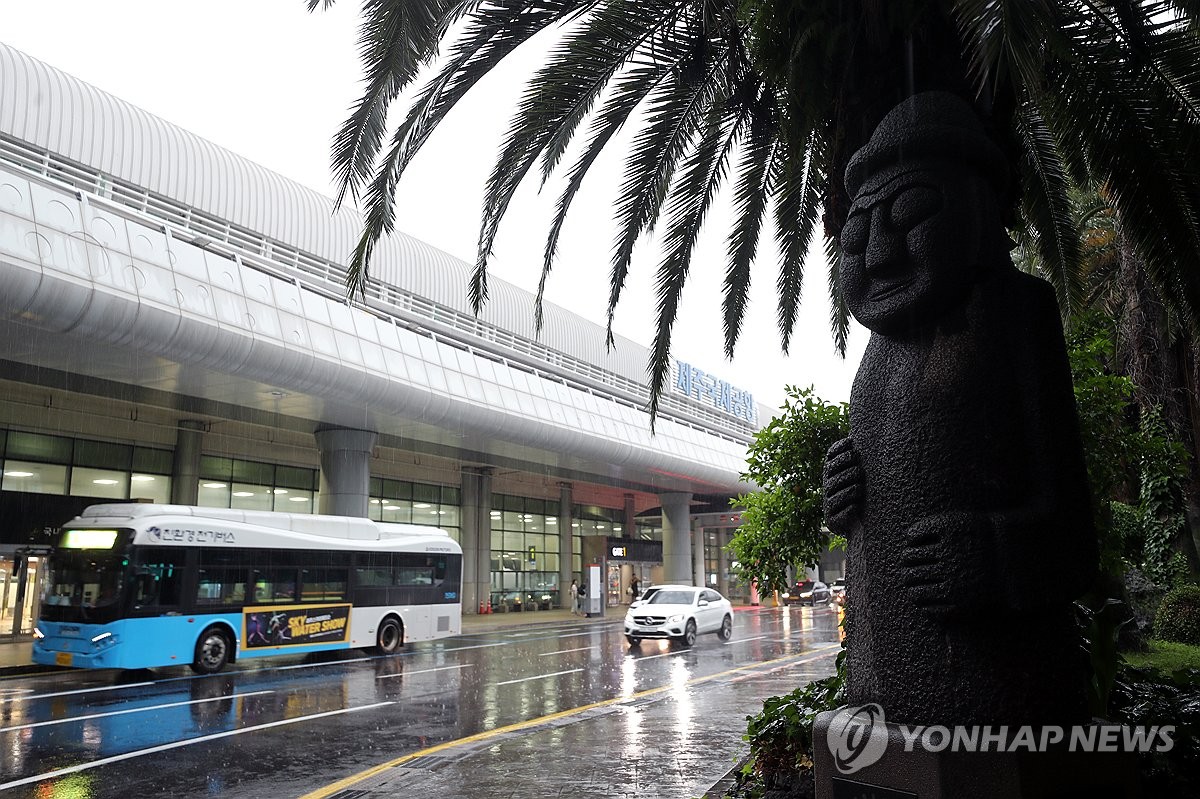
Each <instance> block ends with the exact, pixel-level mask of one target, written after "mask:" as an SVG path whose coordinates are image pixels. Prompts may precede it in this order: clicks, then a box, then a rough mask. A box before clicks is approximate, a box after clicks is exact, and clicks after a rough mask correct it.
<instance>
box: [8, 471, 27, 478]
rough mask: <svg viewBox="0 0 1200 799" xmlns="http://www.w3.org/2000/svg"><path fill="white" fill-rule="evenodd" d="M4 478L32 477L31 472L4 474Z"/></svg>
mask: <svg viewBox="0 0 1200 799" xmlns="http://www.w3.org/2000/svg"><path fill="white" fill-rule="evenodd" d="M4 476H5V477H33V472H5V473H4Z"/></svg>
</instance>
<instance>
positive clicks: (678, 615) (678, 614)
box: [667, 613, 683, 624]
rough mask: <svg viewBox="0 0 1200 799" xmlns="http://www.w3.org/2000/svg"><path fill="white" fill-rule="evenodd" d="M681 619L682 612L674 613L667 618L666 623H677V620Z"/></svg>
mask: <svg viewBox="0 0 1200 799" xmlns="http://www.w3.org/2000/svg"><path fill="white" fill-rule="evenodd" d="M681 621H683V614H682V613H676V614H675V615H674V616H672V617H671V618H669V619H667V623H668V624H678V623H679V622H681Z"/></svg>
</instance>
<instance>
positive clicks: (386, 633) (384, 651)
mask: <svg viewBox="0 0 1200 799" xmlns="http://www.w3.org/2000/svg"><path fill="white" fill-rule="evenodd" d="M375 640H376V644H375V651H376V652H378V653H379V654H381V655H394V654H396V652H397V650H399V649H400V647H401V645H402V644H403V643H404V631H403V630H402V629H401V627H400V620H399V619H397V618H396V617H395V616H388V617H387V618H386V619H384V620H383V621H381V622H380V623H379V632H378V633H377V635H376V638H375Z"/></svg>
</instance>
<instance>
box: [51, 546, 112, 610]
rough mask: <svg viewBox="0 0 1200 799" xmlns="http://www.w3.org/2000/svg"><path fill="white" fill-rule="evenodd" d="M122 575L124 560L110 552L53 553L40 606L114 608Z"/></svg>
mask: <svg viewBox="0 0 1200 799" xmlns="http://www.w3.org/2000/svg"><path fill="white" fill-rule="evenodd" d="M124 574H125V557H124V556H123V555H122V554H121V553H119V552H114V551H113V550H111V549H110V550H79V549H76V550H70V549H59V550H56V551H55V553H54V554H53V555H52V556H51V558H50V568H49V571H48V574H47V578H46V591H45V593H44V594H43V596H42V607H46V608H51V607H53V608H78V609H81V610H83V611H86V610H88V609H93V608H95V609H99V608H106V607H111V606H114V605H116V604H117V602H118V601H119V599H120V597H121V588H122V584H123V582H124ZM80 618H83V615H82V614H81V616H80Z"/></svg>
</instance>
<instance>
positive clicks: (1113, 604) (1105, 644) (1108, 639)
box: [1075, 599, 1133, 717]
mask: <svg viewBox="0 0 1200 799" xmlns="http://www.w3.org/2000/svg"><path fill="white" fill-rule="evenodd" d="M1075 608H1076V610H1077V611H1078V612H1079V621H1080V631H1081V632H1082V634H1083V649H1084V651H1085V652H1086V653H1087V656H1088V665H1089V667H1090V674H1089V676H1088V685H1087V695H1088V710H1089V711H1090V712H1091V714H1092V715H1093V716H1097V717H1103V716H1104V715H1105V714H1106V713H1107V712H1108V702H1109V695H1110V694H1111V693H1112V689H1113V684H1114V683H1115V682H1116V679H1117V671H1118V670H1119V668H1120V665H1121V657H1120V655H1119V654H1118V652H1117V637H1118V636H1119V635H1120V633H1121V628H1122V627H1124V626H1125V625H1126V624H1129V623H1130V622H1132V621H1133V619H1131V618H1130V617H1129V613H1128V611H1127V609H1126V607H1125V603H1124V602H1122V601H1121V600H1119V599H1108V600H1105V602H1104V604H1103V605H1101V606H1100V608H1099V609H1098V610H1092V609H1091V608H1089V607H1087V606H1086V605H1083V604H1080V603H1076V604H1075Z"/></svg>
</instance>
